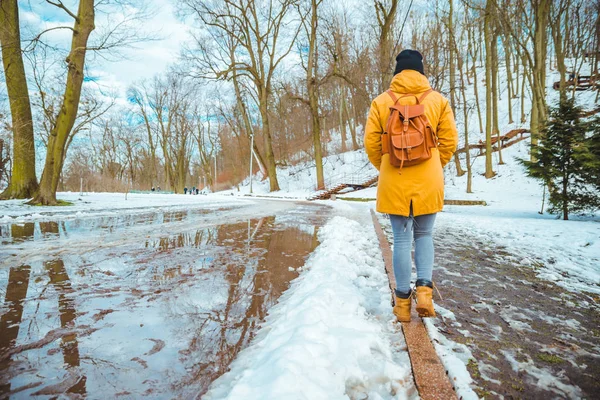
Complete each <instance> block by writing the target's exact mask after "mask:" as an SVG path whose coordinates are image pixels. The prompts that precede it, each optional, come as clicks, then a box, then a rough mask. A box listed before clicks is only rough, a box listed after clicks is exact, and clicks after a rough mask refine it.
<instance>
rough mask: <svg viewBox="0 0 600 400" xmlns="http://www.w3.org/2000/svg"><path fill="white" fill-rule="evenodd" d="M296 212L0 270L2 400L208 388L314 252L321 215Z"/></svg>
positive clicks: (53, 228)
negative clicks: (4, 270) (2, 297)
mask: <svg viewBox="0 0 600 400" xmlns="http://www.w3.org/2000/svg"><path fill="white" fill-rule="evenodd" d="M294 207H296V209H294V210H292V212H288V213H286V215H285V216H270V217H265V218H257V219H252V220H249V221H245V222H241V223H235V224H227V225H219V226H213V227H210V228H203V229H198V230H193V231H183V232H177V231H176V228H173V226H169V231H170V232H169V233H165V234H164V235H162V236H159V237H156V238H143V239H142V243H139V244H138V245H131V244H129V245H123V246H122V247H120V248H111V249H102V248H99V249H97V250H96V251H93V252H91V253H88V254H85V255H75V254H73V255H68V254H67V255H64V256H62V257H61V258H53V259H51V260H46V261H41V262H40V261H37V262H32V263H31V265H23V266H18V267H11V268H10V269H9V271H8V274H7V275H6V274H5V275H2V274H0V288H6V292H5V293H6V294H5V296H4V301H3V307H2V308H1V309H0V310H1V311H2V312H3V314H2V318H1V322H0V375H1V378H0V397H4V396H6V395H15V396H18V397H26V396H30V395H44V396H60V395H63V396H64V395H66V396H73V395H83V396H86V395H87V394H89V395H90V396H91V397H105V398H114V397H121V396H124V397H136V398H137V397H141V396H153V397H168V398H171V397H190V396H192V397H194V396H197V395H198V394H202V393H204V392H205V391H206V389H207V388H208V386H209V385H210V383H211V382H212V381H213V380H214V379H216V378H217V377H218V376H220V375H221V374H223V373H224V372H226V371H227V368H228V366H229V364H230V363H231V361H232V360H233V359H234V358H235V357H236V355H237V353H238V352H239V351H240V350H241V349H243V348H244V347H246V346H247V345H248V343H249V341H250V340H251V339H252V337H253V336H254V334H255V333H256V331H257V329H258V325H259V323H260V322H261V321H262V320H263V319H264V318H265V316H266V314H267V311H268V310H269V308H270V307H271V306H273V305H274V304H275V303H276V302H277V300H278V298H279V297H280V295H281V294H282V293H283V292H284V291H285V290H286V289H287V288H288V286H289V282H290V281H291V280H292V279H294V278H295V277H297V276H298V272H297V271H296V269H297V268H298V267H301V266H302V265H304V262H305V259H306V257H307V256H308V255H309V254H310V252H311V251H312V250H313V249H314V248H315V247H316V245H317V241H316V231H317V228H318V226H320V225H322V223H324V219H325V216H324V215H323V214H322V213H323V210H322V209H321V210H318V209H316V208H315V209H313V208H312V207H309V206H297V205H295V206H294ZM306 209H308V210H309V211H310V212H308V213H307V214H309V215H310V217H303V216H302V215H303V214H304V213H306V211H307V210H306ZM297 210H300V211H298V212H297V213H296V214H294V211H297ZM290 215H292V217H290ZM173 218H175V220H178V219H177V218H182V219H185V218H186V217H185V216H182V217H179V216H174V217H173ZM165 221H166V220H165ZM175 227H176V226H175ZM17 229H19V228H17ZM27 229H29V231H28V233H27V234H30V231H35V230H37V229H38V226H35V227H33V224H32V226H31V227H28V228H27ZM62 229H63V227H61V226H60V224H57V223H44V226H42V224H39V230H40V231H44V232H49V233H53V234H57V232H60V231H61V230H62ZM159 229H160V228H159ZM16 237H18V236H16ZM12 240H13V241H14V240H15V237H13V239H12ZM0 272H2V270H0ZM0 293H2V292H0ZM0 299H1V298H0ZM0 304H2V303H0Z"/></svg>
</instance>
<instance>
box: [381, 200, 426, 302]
mask: <svg viewBox="0 0 600 400" xmlns="http://www.w3.org/2000/svg"><path fill="white" fill-rule="evenodd" d="M435 216H436V214H426V215H419V216H417V217H413V216H412V207H411V212H410V216H408V217H404V216H401V215H393V214H390V222H391V223H392V231H393V232H394V256H393V261H394V275H395V276H396V290H397V291H399V292H401V293H408V292H409V291H410V274H411V271H412V262H411V250H412V242H413V231H414V240H415V265H416V266H417V279H426V280H428V281H431V280H432V273H433V236H432V234H433V224H434V223H435Z"/></svg>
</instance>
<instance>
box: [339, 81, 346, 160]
mask: <svg viewBox="0 0 600 400" xmlns="http://www.w3.org/2000/svg"><path fill="white" fill-rule="evenodd" d="M344 92H345V90H341V91H340V107H339V116H340V139H341V140H342V145H341V149H340V151H341V152H342V153H345V152H347V151H348V146H346V140H347V137H348V135H347V133H346V125H347V122H348V120H347V119H346V114H347V113H346V95H345V93H344Z"/></svg>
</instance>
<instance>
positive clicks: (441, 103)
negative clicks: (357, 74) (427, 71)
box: [364, 69, 458, 216]
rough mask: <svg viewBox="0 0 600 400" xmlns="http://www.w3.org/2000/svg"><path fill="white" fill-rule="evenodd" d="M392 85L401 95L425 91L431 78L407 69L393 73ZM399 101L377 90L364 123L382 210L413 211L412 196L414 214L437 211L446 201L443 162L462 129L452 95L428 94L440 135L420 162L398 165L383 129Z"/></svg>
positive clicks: (412, 101)
mask: <svg viewBox="0 0 600 400" xmlns="http://www.w3.org/2000/svg"><path fill="white" fill-rule="evenodd" d="M390 89H391V90H392V91H393V92H394V93H396V94H397V95H398V97H400V96H402V95H404V94H415V95H417V96H420V95H421V94H423V93H424V92H425V91H427V90H429V89H430V85H429V81H428V80H427V78H426V77H425V76H424V75H422V74H421V73H419V72H417V71H414V70H410V69H407V70H404V71H402V72H400V73H399V74H397V75H396V76H394V78H393V79H392V83H391V85H390ZM398 103H399V104H415V103H416V100H415V98H414V97H412V96H411V97H405V98H402V99H400V100H399V101H398ZM393 104H394V102H393V100H392V98H391V97H390V95H389V94H388V93H383V94H380V95H379V96H377V98H375V100H373V102H372V103H371V109H370V111H369V118H368V119H367V125H366V128H365V141H364V142H365V150H366V152H367V155H368V156H369V160H370V161H371V163H372V164H373V165H374V166H375V168H377V169H378V170H379V183H378V186H377V211H379V212H381V213H385V214H396V215H403V216H408V215H409V213H410V204H411V202H412V207H413V215H414V216H417V215H424V214H433V213H437V212H439V211H442V208H443V206H444V174H443V172H442V168H443V167H444V166H445V165H446V164H447V163H448V161H450V158H451V157H452V154H453V153H454V151H455V150H456V144H457V142H458V135H457V131H456V123H455V122H454V114H453V113H452V109H451V107H450V104H449V103H448V100H447V99H446V98H444V96H442V95H441V94H439V93H438V92H431V93H429V94H428V95H427V97H425V99H424V100H423V105H424V106H425V115H426V116H427V119H428V120H429V123H430V124H431V127H432V128H433V130H434V132H435V133H436V136H437V138H438V147H437V149H435V148H434V149H432V157H431V158H430V159H429V160H427V161H425V162H423V163H421V164H417V165H413V166H410V167H407V166H404V167H403V168H402V171H401V173H400V174H399V173H398V172H399V168H397V167H393V166H392V165H391V164H390V161H389V155H388V154H384V155H383V156H382V155H381V135H382V134H383V133H384V129H385V126H386V123H387V119H388V116H389V115H390V109H389V107H390V106H392V105H393Z"/></svg>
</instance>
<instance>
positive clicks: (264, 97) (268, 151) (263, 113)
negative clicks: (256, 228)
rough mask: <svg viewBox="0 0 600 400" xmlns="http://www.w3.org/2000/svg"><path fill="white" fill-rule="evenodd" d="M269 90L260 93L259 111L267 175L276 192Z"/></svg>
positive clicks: (262, 89) (263, 89)
mask: <svg viewBox="0 0 600 400" xmlns="http://www.w3.org/2000/svg"><path fill="white" fill-rule="evenodd" d="M268 90H269V89H268V88H265V87H262V88H260V93H259V98H260V100H259V103H260V104H259V110H260V117H261V120H262V127H263V137H264V143H265V156H266V158H267V175H268V176H269V190H270V191H271V192H276V191H278V190H280V189H279V182H278V181H277V166H276V165H275V153H274V152H273V140H272V138H271V127H270V125H269V110H268V101H269V96H268Z"/></svg>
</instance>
